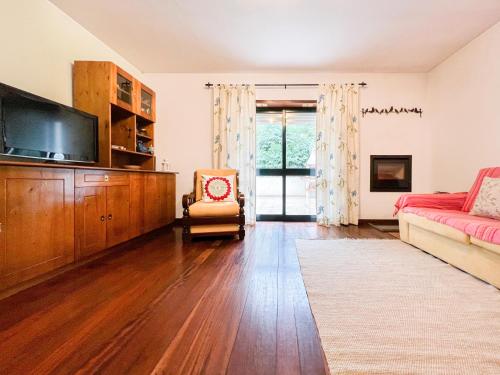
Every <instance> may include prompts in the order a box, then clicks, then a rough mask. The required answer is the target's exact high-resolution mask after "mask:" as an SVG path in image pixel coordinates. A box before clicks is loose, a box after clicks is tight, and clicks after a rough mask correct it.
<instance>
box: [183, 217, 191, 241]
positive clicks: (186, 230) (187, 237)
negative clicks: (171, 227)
mask: <svg viewBox="0 0 500 375" xmlns="http://www.w3.org/2000/svg"><path fill="white" fill-rule="evenodd" d="M182 240H183V241H185V242H189V241H191V228H190V225H189V217H186V216H184V218H183V223H182Z"/></svg>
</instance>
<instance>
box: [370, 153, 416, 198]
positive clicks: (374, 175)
mask: <svg viewBox="0 0 500 375" xmlns="http://www.w3.org/2000/svg"><path fill="white" fill-rule="evenodd" d="M370 191H401V192H408V191H411V155H371V156H370Z"/></svg>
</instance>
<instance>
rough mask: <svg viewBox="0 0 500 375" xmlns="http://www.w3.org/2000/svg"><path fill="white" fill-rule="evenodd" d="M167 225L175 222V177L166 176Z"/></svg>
mask: <svg viewBox="0 0 500 375" xmlns="http://www.w3.org/2000/svg"><path fill="white" fill-rule="evenodd" d="M166 176H167V223H173V222H174V221H175V175H174V174H167V175H166Z"/></svg>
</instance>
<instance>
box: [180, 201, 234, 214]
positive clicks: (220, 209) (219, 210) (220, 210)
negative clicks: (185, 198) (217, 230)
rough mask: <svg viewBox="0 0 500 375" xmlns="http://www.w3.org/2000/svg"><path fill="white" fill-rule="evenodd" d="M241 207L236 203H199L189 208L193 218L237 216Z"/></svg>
mask: <svg viewBox="0 0 500 375" xmlns="http://www.w3.org/2000/svg"><path fill="white" fill-rule="evenodd" d="M239 213H240V206H239V204H238V203H236V202H209V203H207V202H203V201H198V202H195V203H193V204H192V205H191V206H189V216H191V217H225V216H237V215H238V214H239Z"/></svg>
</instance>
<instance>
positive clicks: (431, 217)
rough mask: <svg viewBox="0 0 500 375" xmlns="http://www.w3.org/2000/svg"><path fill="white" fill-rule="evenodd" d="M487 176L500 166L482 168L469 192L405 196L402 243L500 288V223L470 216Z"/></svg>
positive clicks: (497, 174) (400, 207)
mask: <svg viewBox="0 0 500 375" xmlns="http://www.w3.org/2000/svg"><path fill="white" fill-rule="evenodd" d="M486 176H487V177H492V178H500V167H495V168H485V169H481V170H480V171H479V174H478V176H477V178H476V180H475V182H474V184H473V185H472V187H471V189H470V190H469V192H467V193H451V194H448V193H444V194H404V195H402V196H401V197H400V198H399V199H398V201H397V202H396V209H395V214H397V216H398V220H399V232H400V238H401V240H402V241H404V242H406V243H409V244H411V245H413V246H415V247H417V248H419V249H421V250H423V251H425V252H427V253H429V254H432V255H434V256H435V257H437V258H440V259H442V260H443V261H445V262H447V263H449V264H451V265H453V266H455V267H457V268H459V269H461V270H463V271H465V272H467V273H469V274H471V275H473V276H475V277H477V278H479V279H481V280H483V281H486V282H487V283H490V284H491V285H494V286H495V287H497V288H500V220H496V219H492V218H488V217H480V216H473V215H470V214H469V211H470V210H471V208H472V207H473V205H474V201H475V198H476V196H477V194H478V192H479V189H480V187H481V184H482V181H483V179H484V177H486Z"/></svg>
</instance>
